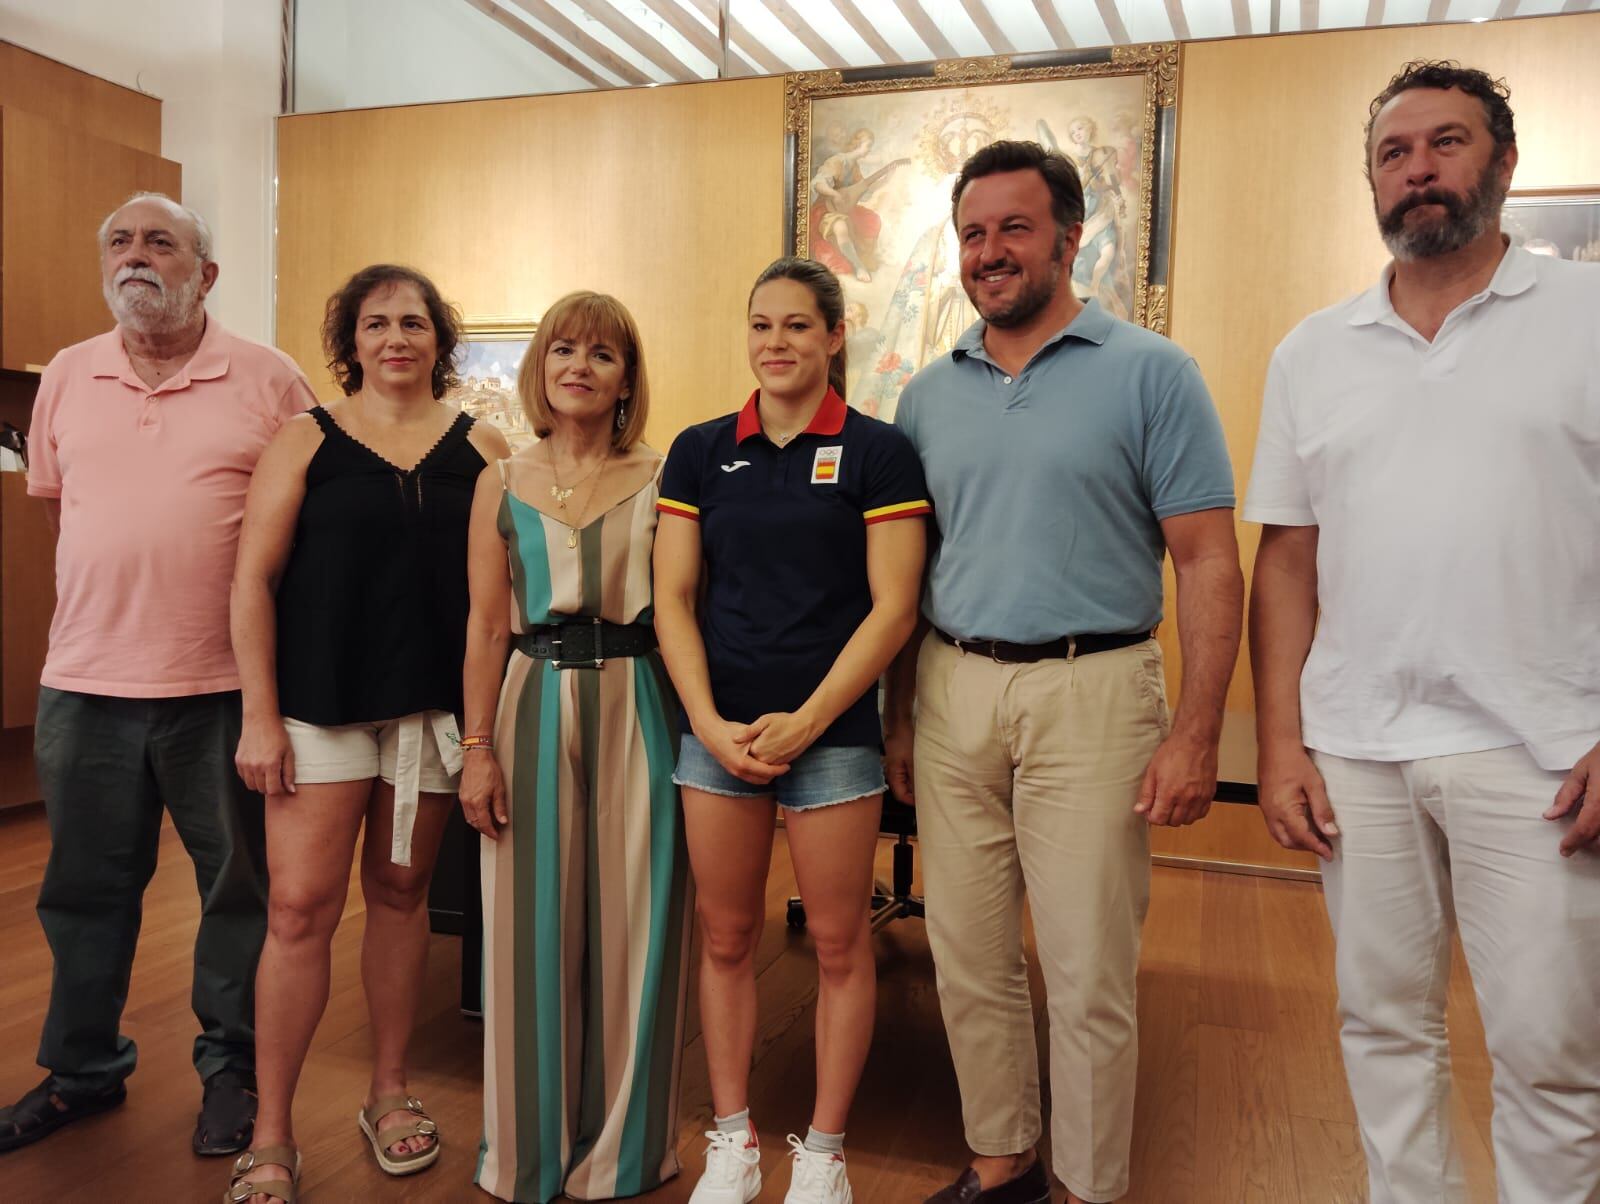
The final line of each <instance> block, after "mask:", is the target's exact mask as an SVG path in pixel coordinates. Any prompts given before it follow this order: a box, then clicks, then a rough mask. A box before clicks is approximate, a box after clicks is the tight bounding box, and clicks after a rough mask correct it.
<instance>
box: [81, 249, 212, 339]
mask: <svg viewBox="0 0 1600 1204" xmlns="http://www.w3.org/2000/svg"><path fill="white" fill-rule="evenodd" d="M204 268H205V264H203V263H196V264H195V268H194V274H193V275H191V276H190V277H189V279H187V280H185V281H184V282H183V283H181V284H179V285H177V286H176V287H175V288H168V287H167V285H166V284H165V282H163V281H162V279H161V277H160V276H158V275H157V274H156V273H155V272H154V271H153V270H151V269H149V268H123V269H122V270H121V271H119V272H118V273H117V274H116V277H115V278H114V279H113V280H112V281H111V283H109V284H107V285H106V286H105V288H104V290H103V291H104V294H105V299H106V305H107V306H109V307H110V309H111V315H112V317H114V318H116V320H117V323H118V325H121V326H126V327H128V329H130V330H136V331H138V332H139V333H140V334H167V333H170V332H172V331H176V330H183V329H184V328H186V327H188V326H190V325H192V324H193V322H194V319H195V317H196V313H197V311H198V310H200V309H201V308H202V298H201V296H200V285H201V282H202V276H203V274H204ZM129 280H144V281H147V282H148V283H149V284H150V285H151V286H152V287H151V288H150V289H145V288H135V289H127V288H124V287H123V285H124V283H125V282H126V281H129Z"/></svg>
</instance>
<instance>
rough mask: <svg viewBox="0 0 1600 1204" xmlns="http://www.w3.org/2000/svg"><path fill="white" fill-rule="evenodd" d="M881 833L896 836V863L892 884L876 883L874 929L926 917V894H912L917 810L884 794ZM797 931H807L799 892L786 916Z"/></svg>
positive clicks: (873, 899) (879, 827) (874, 892)
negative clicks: (912, 853)
mask: <svg viewBox="0 0 1600 1204" xmlns="http://www.w3.org/2000/svg"><path fill="white" fill-rule="evenodd" d="M878 834H879V835H880V836H893V837H894V838H895V842H894V866H893V869H892V870H891V874H890V880H889V882H888V883H884V882H881V881H876V882H874V883H873V885H872V918H871V921H870V923H871V927H872V931H873V932H877V931H878V929H880V928H882V927H883V926H884V925H886V924H888V923H889V922H890V921H891V920H899V919H903V918H905V917H908V916H915V917H917V918H918V919H921V918H922V917H923V914H924V913H923V908H922V896H921V895H914V894H912V893H911V838H912V837H913V836H915V835H916V834H917V809H916V808H915V807H910V806H907V805H906V804H905V803H902V802H900V801H899V800H898V799H896V798H895V797H894V795H892V794H889V793H885V794H884V796H883V817H882V818H881V819H880V820H879V821H878ZM784 918H785V919H786V920H787V922H788V924H789V927H790V928H792V929H794V930H795V931H796V932H803V931H805V926H806V905H805V903H804V901H803V900H802V899H801V898H800V896H799V895H793V896H791V897H790V899H789V906H788V909H787V911H786V912H785V917H784Z"/></svg>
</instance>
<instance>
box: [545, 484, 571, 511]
mask: <svg viewBox="0 0 1600 1204" xmlns="http://www.w3.org/2000/svg"><path fill="white" fill-rule="evenodd" d="M574 488H576V486H574ZM550 496H551V497H553V498H555V499H556V505H558V506H560V507H561V508H562V509H563V510H565V509H566V508H567V499H568V498H569V497H571V496H572V490H571V489H563V488H561V487H560V486H559V485H552V486H550Z"/></svg>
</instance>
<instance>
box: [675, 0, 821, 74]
mask: <svg viewBox="0 0 1600 1204" xmlns="http://www.w3.org/2000/svg"><path fill="white" fill-rule="evenodd" d="M665 2H666V3H668V4H671V3H672V0H665ZM689 6H690V7H691V8H693V9H694V10H695V11H696V12H697V13H699V14H700V15H701V16H702V17H704V18H705V19H706V20H707V21H709V22H710V23H711V28H712V30H713V31H715V30H716V29H717V28H718V24H717V23H718V22H719V21H720V20H721V18H722V5H721V3H720V0H689ZM713 36H715V33H713ZM734 38H738V39H739V44H738V45H734ZM728 49H729V50H730V51H732V52H735V53H737V54H738V55H739V57H740V58H742V59H743V60H744V61H745V62H746V63H748V64H749V65H750V66H751V67H753V68H755V69H756V70H757V71H758V72H759V71H765V72H767V73H769V74H771V75H783V74H785V73H786V72H789V71H793V70H794V68H793V67H791V66H789V64H787V63H785V62H784V61H783V60H782V59H780V58H779V57H778V56H777V55H775V54H773V53H772V51H770V50H768V49H767V48H766V47H765V46H763V45H762V44H761V42H760V41H759V40H758V39H756V38H753V37H751V36H750V31H749V30H748V29H746V28H745V27H744V26H743V25H740V24H739V22H737V21H735V20H734V19H733V14H732V13H729V14H728ZM721 57H722V54H721V52H720V51H718V53H717V54H715V55H713V56H712V61H713V62H716V61H717V60H718V59H720V58H721Z"/></svg>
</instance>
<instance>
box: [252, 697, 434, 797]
mask: <svg viewBox="0 0 1600 1204" xmlns="http://www.w3.org/2000/svg"><path fill="white" fill-rule="evenodd" d="M443 714H445V712H443V711H425V712H423V713H422V714H421V715H420V718H421V719H422V721H423V729H424V733H423V734H424V737H425V738H424V739H423V741H422V749H421V755H420V758H419V760H418V763H417V788H418V789H419V790H421V791H423V792H424V793H426V794H454V793H455V792H456V787H457V786H459V785H460V783H461V774H460V772H459V771H458V772H456V773H451V772H450V771H449V770H448V769H446V768H445V764H444V759H443V758H442V757H441V756H440V752H439V741H438V738H437V737H435V738H434V739H427V738H426V736H428V735H429V734H431V733H430V732H429V730H428V729H429V728H431V727H432V726H433V725H432V724H431V723H430V722H429V720H431V719H432V717H433V716H435V715H443ZM418 717H419V716H412V715H407V716H406V717H405V718H404V719H389V720H385V721H384V722H383V723H345V724H341V725H340V726H338V727H318V726H317V725H316V724H314V723H301V722H300V720H298V719H290V718H289V717H288V716H287V715H285V716H284V719H283V726H284V729H285V730H286V731H287V732H288V733H289V747H290V748H292V749H294V780H295V781H296V782H305V783H307V784H312V785H314V784H317V783H320V782H360V781H365V780H366V779H367V778H382V779H383V780H384V781H385V782H388V783H389V785H391V786H393V785H394V784H395V774H396V769H397V766H398V764H399V760H400V725H401V724H403V723H405V722H406V720H407V719H413V718H418ZM454 726H455V723H454V720H453V719H452V720H451V727H452V728H453V727H454Z"/></svg>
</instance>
